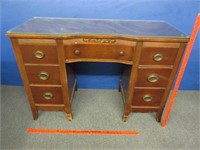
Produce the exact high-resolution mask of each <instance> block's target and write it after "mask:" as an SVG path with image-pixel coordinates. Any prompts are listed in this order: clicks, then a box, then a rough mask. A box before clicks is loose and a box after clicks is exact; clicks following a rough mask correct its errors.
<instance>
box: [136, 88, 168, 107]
mask: <svg viewBox="0 0 200 150" xmlns="http://www.w3.org/2000/svg"><path fill="white" fill-rule="evenodd" d="M164 92H165V90H164V89H153V90H152V89H135V90H134V96H133V100H132V105H133V106H160V103H161V101H162V98H163V95H164Z"/></svg>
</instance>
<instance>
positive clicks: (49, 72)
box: [25, 66, 60, 84]
mask: <svg viewBox="0 0 200 150" xmlns="http://www.w3.org/2000/svg"><path fill="white" fill-rule="evenodd" d="M25 68H26V72H27V76H28V80H29V83H30V84H60V73H59V67H58V66H25Z"/></svg>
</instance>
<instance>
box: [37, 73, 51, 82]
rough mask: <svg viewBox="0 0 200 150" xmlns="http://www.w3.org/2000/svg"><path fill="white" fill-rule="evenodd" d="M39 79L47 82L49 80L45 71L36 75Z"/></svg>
mask: <svg viewBox="0 0 200 150" xmlns="http://www.w3.org/2000/svg"><path fill="white" fill-rule="evenodd" d="M38 76H39V78H40V79H41V80H48V79H49V74H48V73H47V72H45V71H41V72H40V73H39V74H38Z"/></svg>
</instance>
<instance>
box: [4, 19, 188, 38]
mask: <svg viewBox="0 0 200 150" xmlns="http://www.w3.org/2000/svg"><path fill="white" fill-rule="evenodd" d="M7 33H9V34H12V33H17V34H45V35H76V34H99V35H125V36H134V37H177V38H185V37H188V36H186V35H185V34H184V33H182V32H181V31H179V30H177V29H176V28H174V27H172V26H171V25H169V24H168V23H166V22H164V21H151V20H149V21H147V20H109V19H105V20H103V19H75V18H46V17H34V18H32V19H30V20H28V21H26V22H24V23H22V24H21V25H19V26H17V27H15V28H13V29H11V30H9V31H8V32H7Z"/></svg>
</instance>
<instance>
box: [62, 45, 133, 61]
mask: <svg viewBox="0 0 200 150" xmlns="http://www.w3.org/2000/svg"><path fill="white" fill-rule="evenodd" d="M133 51H134V47H133V46H132V47H131V46H126V45H104V44H78V45H69V46H65V55H66V59H113V60H126V61H132V57H133Z"/></svg>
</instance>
